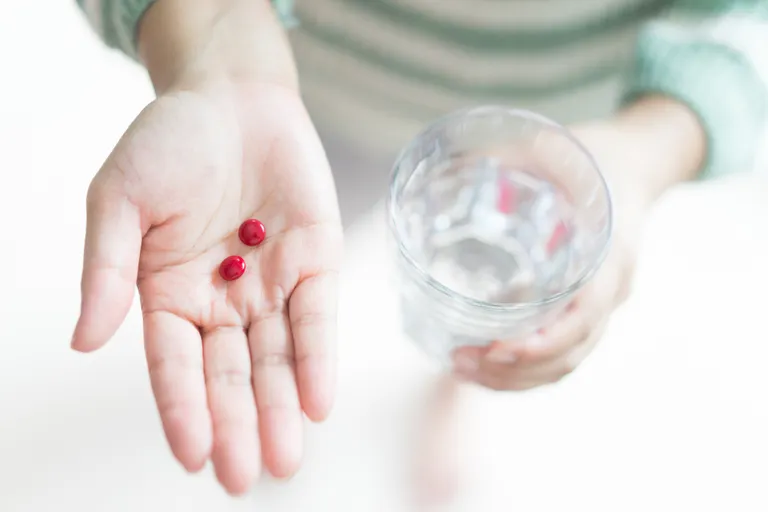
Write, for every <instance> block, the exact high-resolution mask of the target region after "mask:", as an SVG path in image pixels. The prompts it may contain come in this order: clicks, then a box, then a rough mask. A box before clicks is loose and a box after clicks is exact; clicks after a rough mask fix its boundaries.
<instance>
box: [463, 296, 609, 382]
mask: <svg viewBox="0 0 768 512" xmlns="http://www.w3.org/2000/svg"><path fill="white" fill-rule="evenodd" d="M603 325H604V322H601V323H600V324H599V325H598V326H595V327H594V328H593V327H592V325H591V322H589V320H588V318H587V313H586V312H585V311H584V310H583V309H582V308H581V307H574V308H572V309H571V310H570V311H568V312H567V313H566V314H565V316H564V317H563V318H562V319H561V320H560V321H558V322H557V323H556V324H554V325H553V326H552V328H551V329H550V330H548V331H546V332H545V333H544V334H539V335H536V336H534V337H533V338H531V339H528V340H524V341H523V342H494V343H492V344H491V345H490V346H489V347H487V348H485V347H463V348H461V349H459V350H457V351H456V352H455V353H454V369H455V372H456V373H457V374H458V375H460V376H461V377H463V378H465V379H468V380H471V381H473V382H476V383H478V384H480V385H482V386H485V387H488V388H491V389H495V390H514V391H522V390H527V389H531V388H534V387H537V386H541V385H545V384H551V383H554V382H557V381H559V380H560V379H562V378H563V377H564V376H566V375H568V374H570V373H571V372H572V371H573V370H574V369H575V368H576V367H577V366H578V364H579V363H581V361H582V360H583V359H584V358H585V357H586V356H587V354H588V353H589V352H590V351H591V349H592V347H593V346H594V343H595V342H596V341H597V339H599V337H600V335H601V334H602V330H603Z"/></svg>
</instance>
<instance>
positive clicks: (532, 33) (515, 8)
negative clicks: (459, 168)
mask: <svg viewBox="0 0 768 512" xmlns="http://www.w3.org/2000/svg"><path fill="white" fill-rule="evenodd" d="M669 3H670V1H669V0H298V1H297V5H296V14H297V16H298V18H299V21H300V25H299V27H297V28H296V29H294V30H293V31H292V35H291V38H292V42H293V45H294V49H295V50H294V51H295V53H296V59H297V62H298V65H299V70H300V73H301V77H302V90H303V94H304V96H305V100H306V102H307V105H308V108H309V109H310V112H311V113H312V114H313V116H314V118H315V120H316V122H317V123H318V124H319V125H320V126H321V128H322V129H325V130H329V131H332V132H334V133H335V134H336V135H338V136H340V137H342V138H345V139H349V140H350V141H352V142H354V143H358V144H362V145H363V146H366V147H370V148H371V149H375V150H376V151H379V150H382V151H391V150H393V148H395V147H397V146H399V145H402V144H403V143H404V142H405V141H407V139H408V138H410V137H411V136H413V135H414V134H415V133H416V132H417V131H418V130H420V129H421V128H423V126H424V125H425V124H426V123H428V122H429V121H430V120H432V119H434V118H435V117H438V116H440V115H442V114H444V113H446V112H449V111H451V110H454V109H457V108H461V107H466V106H470V105H478V104H489V103H492V104H505V105H511V106H515V107H519V108H527V109H530V110H535V111H537V112H540V113H542V114H545V115H547V116H550V117H552V118H554V119H556V120H558V121H560V122H562V123H570V122H573V121H577V120H580V119H583V118H586V117H590V116H595V115H603V114H607V113H608V112H609V111H610V110H611V109H612V108H614V107H615V104H616V102H617V99H618V97H619V94H620V92H621V85H622V84H621V82H622V75H623V71H624V70H625V69H626V67H627V65H628V63H629V62H630V61H631V58H632V53H633V47H634V42H635V38H636V35H637V30H638V28H639V26H640V25H641V24H642V23H643V22H644V21H646V20H647V19H648V18H650V17H652V16H654V15H656V14H658V13H659V11H661V10H662V9H663V8H665V7H666V6H667V5H668V4H669Z"/></svg>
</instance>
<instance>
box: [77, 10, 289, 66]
mask: <svg viewBox="0 0 768 512" xmlns="http://www.w3.org/2000/svg"><path fill="white" fill-rule="evenodd" d="M154 2H155V0H77V4H78V5H79V6H80V8H81V9H82V10H83V12H84V13H85V15H86V17H87V18H88V21H89V23H90V24H91V26H92V27H93V28H94V30H95V31H96V33H97V34H98V35H99V37H100V38H101V39H102V40H103V41H104V42H105V43H106V44H107V45H108V46H109V47H111V48H116V49H118V50H120V51H122V52H123V53H125V54H126V55H128V56H129V57H131V58H133V59H135V60H137V59H138V56H137V52H136V28H137V27H138V24H139V21H140V20H141V17H142V16H143V15H144V13H145V12H146V10H147V9H149V7H150V6H151V5H152V4H153V3H154ZM293 4H294V0H272V5H273V7H274V9H275V12H276V14H277V15H278V18H279V19H280V21H281V22H282V23H283V25H284V26H286V27H291V26H293V25H295V24H296V20H295V18H294V16H293Z"/></svg>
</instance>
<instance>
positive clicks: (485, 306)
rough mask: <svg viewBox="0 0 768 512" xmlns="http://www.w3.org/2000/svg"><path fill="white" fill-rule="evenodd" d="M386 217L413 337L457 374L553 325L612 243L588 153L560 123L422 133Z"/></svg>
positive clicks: (486, 124)
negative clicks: (487, 353)
mask: <svg viewBox="0 0 768 512" xmlns="http://www.w3.org/2000/svg"><path fill="white" fill-rule="evenodd" d="M387 206H388V208H387V211H388V219H389V226H390V231H391V234H392V236H393V238H394V246H395V247H396V249H397V250H396V264H397V273H398V277H399V291H400V306H401V313H402V319H403V328H404V330H405V332H406V334H407V335H408V337H410V338H411V339H412V340H413V341H415V342H416V343H417V344H418V345H419V346H420V347H421V348H423V349H424V350H425V351H426V352H427V353H428V354H430V355H431V356H433V357H436V358H438V359H440V360H441V361H443V362H446V363H447V362H448V361H449V360H450V356H451V353H452V352H453V350H454V349H456V348H458V347H460V346H467V345H475V346H478V345H479V346H484V345H487V344H489V343H490V342H492V341H494V340H505V339H515V338H520V337H524V336H526V335H529V334H532V333H533V332H535V331H536V330H538V329H540V328H542V327H545V326H547V325H548V324H550V323H551V322H552V321H553V320H554V319H555V318H556V317H557V316H558V314H560V313H561V312H562V311H563V310H564V309H565V308H566V307H567V305H568V304H569V302H570V301H571V299H572V298H573V296H574V294H575V293H576V292H577V291H578V290H579V288H580V287H581V286H583V285H584V283H585V282H587V281H588V280H589V279H590V277H591V276H592V275H593V274H594V272H595V271H596V270H597V269H598V267H599V266H600V265H601V263H602V261H603V259H604V257H605V255H606V253H607V251H608V247H609V244H610V238H611V216H612V213H611V201H610V195H609V191H608V188H607V186H606V183H605V180H604V179H603V177H602V175H601V174H600V172H599V170H598V168H597V165H596V164H595V162H594V160H593V159H592V157H591V156H590V155H589V153H588V152H587V151H586V150H585V149H584V147H582V146H581V144H579V142H577V141H576V139H575V138H574V137H573V136H571V135H570V134H569V132H568V131H567V130H566V129H565V128H563V127H561V126H559V125H558V124H556V123H554V122H553V121H550V120H548V119H546V118H544V117H542V116H540V115H537V114H534V113H532V112H526V111H522V110H511V109H507V108H502V107H480V108H474V109H469V110H463V111H459V112H456V113H454V114H451V115H448V116H446V117H444V118H442V119H440V120H438V121H437V122H435V123H434V124H433V125H431V126H429V127H428V128H427V129H426V130H425V131H423V132H422V133H421V134H420V135H419V136H418V137H417V138H416V139H415V140H413V141H412V142H411V143H410V144H409V145H408V146H407V147H406V148H405V149H404V151H403V152H402V153H401V154H400V156H399V158H398V160H397V162H396V163H395V166H394V169H393V173H392V177H391V183H390V190H389V198H388V201H387Z"/></svg>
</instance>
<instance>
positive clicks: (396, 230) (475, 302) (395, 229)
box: [387, 105, 613, 312]
mask: <svg viewBox="0 0 768 512" xmlns="http://www.w3.org/2000/svg"><path fill="white" fill-rule="evenodd" d="M494 111H495V112H499V113H506V114H507V115H508V116H510V117H521V118H526V119H530V120H533V121H535V122H537V123H540V124H542V125H544V126H548V127H550V128H554V129H556V130H557V131H558V132H560V133H561V134H562V135H563V136H564V137H565V138H566V139H568V141H570V142H571V143H572V144H573V145H574V146H575V147H576V148H577V149H578V150H579V151H581V153H582V154H583V155H584V156H585V157H586V158H587V160H588V161H589V163H590V166H591V168H592V170H593V171H594V173H595V174H596V175H597V178H598V182H599V184H600V188H602V190H603V191H604V193H605V198H606V204H607V208H608V221H607V224H608V225H607V234H606V236H605V239H604V241H603V243H602V247H600V249H599V251H597V257H596V258H595V259H594V261H593V262H592V264H591V265H589V266H588V267H586V268H585V269H584V270H582V271H581V272H580V273H579V274H578V275H577V276H576V277H575V278H574V279H573V281H572V282H570V283H569V284H568V286H565V287H564V288H563V289H562V290H561V291H559V292H557V293H553V294H552V295H548V296H546V297H544V298H542V299H538V300H535V301H529V302H486V301H484V300H480V299H475V298H472V297H469V296H467V295H464V294H462V293H460V292H458V291H456V290H454V289H452V288H450V287H448V286H446V285H444V284H443V283H441V282H440V281H438V280H437V279H435V278H434V277H432V275H430V273H429V272H427V271H426V270H425V269H424V268H423V267H422V266H421V265H419V264H418V263H417V262H416V260H415V259H414V257H413V256H412V255H411V252H410V250H409V249H408V247H407V246H406V244H405V243H403V241H402V237H400V233H401V232H402V230H401V223H400V222H399V221H398V220H397V218H396V216H395V215H394V203H395V195H396V194H395V190H394V188H395V183H397V178H398V176H399V175H400V172H401V171H402V164H403V160H404V159H405V157H406V156H407V155H408V154H410V153H412V152H413V151H414V149H415V148H416V146H417V145H418V144H419V143H420V140H421V138H422V137H424V136H425V135H426V134H427V133H429V132H432V131H435V130H436V129H440V128H443V127H445V126H448V125H449V124H450V123H451V122H452V121H454V120H456V119H457V118H459V117H462V116H464V115H473V114H476V113H482V112H494ZM387 214H388V215H387V216H388V217H389V222H388V224H389V228H390V231H391V233H392V235H394V236H395V238H396V240H397V246H398V251H399V253H400V254H401V255H402V256H403V258H404V259H405V262H406V264H407V265H408V266H409V267H411V269H412V270H414V271H415V272H416V274H417V276H418V277H420V278H422V280H423V282H424V283H425V284H426V285H427V286H429V288H430V289H432V290H435V291H437V292H438V293H440V294H442V295H444V296H445V297H447V298H449V299H451V300H455V301H459V302H460V303H462V304H463V305H465V306H468V307H471V308H481V309H485V310H491V311H496V312H508V311H520V310H525V309H535V308H540V307H544V306H547V305H550V304H553V303H555V302H558V301H559V300H561V299H563V298H565V297H568V296H570V295H572V294H573V293H574V292H576V291H577V290H579V289H580V288H581V287H582V286H584V284H585V283H586V282H587V281H589V280H590V279H591V278H592V277H593V276H594V274H595V273H596V272H597V270H598V269H599V268H600V267H601V266H602V264H603V262H604V261H605V258H606V257H607V255H608V251H609V248H610V246H611V241H612V239H613V201H612V198H611V193H610V188H609V187H608V183H607V181H606V180H605V176H603V173H602V172H600V168H599V166H598V165H597V161H595V159H594V157H593V156H592V154H591V153H590V152H589V151H588V150H587V148H586V147H585V146H584V145H583V144H582V143H581V142H580V141H579V140H578V139H576V137H574V136H573V134H572V133H571V132H570V130H568V129H567V128H565V127H564V126H562V125H561V124H559V123H557V122H555V121H553V120H552V119H549V118H548V117H545V116H543V115H541V114H537V113H535V112H531V111H529V110H525V109H519V108H511V107H504V106H500V105H485V106H480V107H469V108H464V109H460V110H456V111H453V112H451V113H448V114H446V115H443V116H442V117H439V118H437V119H436V120H435V121H433V122H432V123H430V124H429V125H428V126H427V127H426V128H424V129H423V130H422V131H421V132H419V133H418V134H417V135H416V136H415V137H413V139H411V141H410V142H409V143H408V144H407V145H406V146H405V147H404V148H403V149H402V150H401V151H400V153H399V154H398V156H397V158H396V159H395V163H394V165H393V166H392V170H391V172H390V177H389V193H388V198H387Z"/></svg>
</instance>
